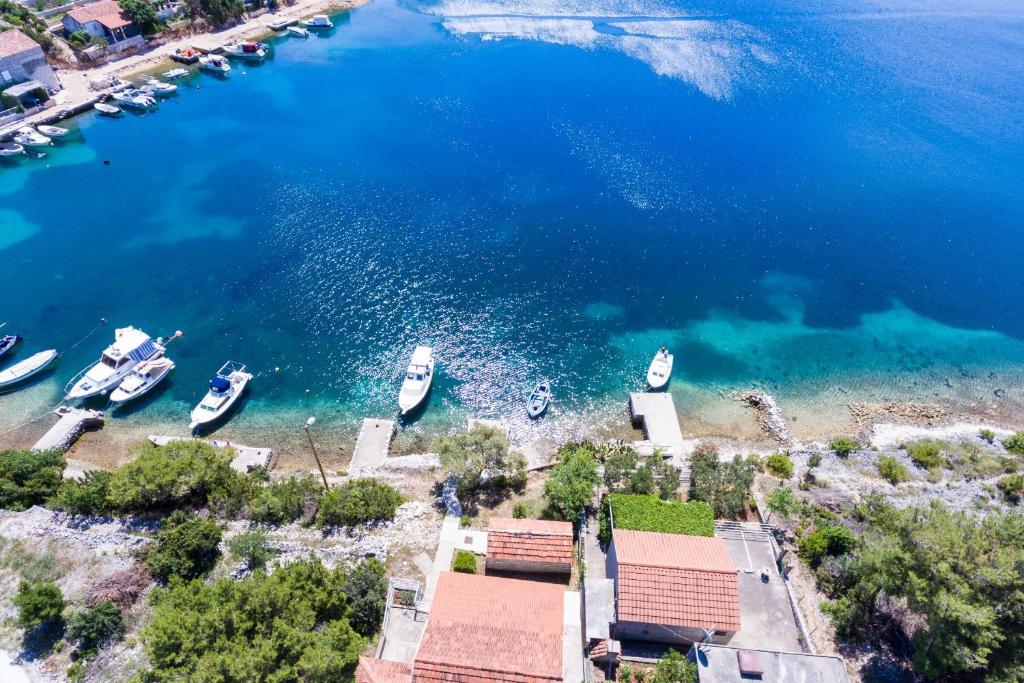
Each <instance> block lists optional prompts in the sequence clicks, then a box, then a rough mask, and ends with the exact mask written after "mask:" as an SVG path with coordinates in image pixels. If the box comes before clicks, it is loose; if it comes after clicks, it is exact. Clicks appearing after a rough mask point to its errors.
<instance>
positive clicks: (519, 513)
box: [512, 502, 530, 519]
mask: <svg viewBox="0 0 1024 683" xmlns="http://www.w3.org/2000/svg"><path fill="white" fill-rule="evenodd" d="M529 516H530V511H529V510H527V508H526V503H522V502H520V503H516V504H515V505H514V506H513V507H512V517H513V518H514V519H526V518H527V517H529Z"/></svg>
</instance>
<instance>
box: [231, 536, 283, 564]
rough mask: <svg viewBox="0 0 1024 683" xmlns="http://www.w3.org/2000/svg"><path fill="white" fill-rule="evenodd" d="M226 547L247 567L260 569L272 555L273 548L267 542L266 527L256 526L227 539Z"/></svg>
mask: <svg viewBox="0 0 1024 683" xmlns="http://www.w3.org/2000/svg"><path fill="white" fill-rule="evenodd" d="M228 548H230V549H231V552H232V553H234V554H235V555H237V556H238V557H239V558H241V559H242V560H244V561H245V564H246V566H248V567H249V569H262V568H263V567H265V566H266V565H267V562H269V561H270V558H272V557H273V556H274V550H273V549H272V548H271V547H270V545H269V544H268V543H267V531H266V529H261V528H258V527H257V528H255V529H249V530H248V531H244V532H242V533H240V534H238V535H237V536H235V537H234V538H232V539H231V540H230V541H228Z"/></svg>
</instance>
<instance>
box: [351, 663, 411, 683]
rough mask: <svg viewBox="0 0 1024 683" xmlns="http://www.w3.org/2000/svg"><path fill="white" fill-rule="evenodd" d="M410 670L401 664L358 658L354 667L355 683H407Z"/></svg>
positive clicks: (407, 666)
mask: <svg viewBox="0 0 1024 683" xmlns="http://www.w3.org/2000/svg"><path fill="white" fill-rule="evenodd" d="M411 680H412V669H410V668H409V665H408V664H405V663H403V662H389V661H387V660H385V659H374V658H372V657H360V658H359V666H358V667H356V683H409V682H410V681H411Z"/></svg>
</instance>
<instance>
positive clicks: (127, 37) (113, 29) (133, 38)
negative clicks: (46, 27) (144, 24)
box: [61, 0, 145, 52]
mask: <svg viewBox="0 0 1024 683" xmlns="http://www.w3.org/2000/svg"><path fill="white" fill-rule="evenodd" d="M61 23H62V24H63V25H64V30H65V31H66V32H67V34H68V35H71V34H72V33H74V32H76V31H85V32H86V33H88V34H89V35H90V36H92V37H93V38H102V39H104V40H106V41H107V44H108V45H109V47H108V49H109V50H112V51H114V52H120V51H121V50H126V49H128V48H130V47H140V46H142V45H143V43H144V42H145V39H144V38H143V37H142V33H141V32H140V31H139V28H138V27H137V26H136V25H135V24H133V23H132V20H131V19H130V18H129V17H128V15H127V14H125V13H124V11H122V10H121V6H120V5H119V4H117V2H116V1H115V0H99V2H93V3H90V4H88V5H82V6H80V7H76V8H74V9H73V10H71V11H69V12H68V13H67V14H65V15H64V18H63V19H61Z"/></svg>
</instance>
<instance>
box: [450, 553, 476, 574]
mask: <svg viewBox="0 0 1024 683" xmlns="http://www.w3.org/2000/svg"><path fill="white" fill-rule="evenodd" d="M452 571H456V572H462V573H463V574H476V555H474V554H473V553H471V552H469V551H468V550H460V551H458V552H456V553H455V562H454V563H453V564H452Z"/></svg>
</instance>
